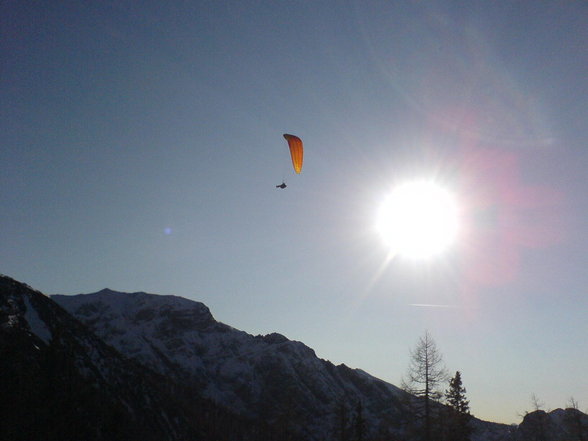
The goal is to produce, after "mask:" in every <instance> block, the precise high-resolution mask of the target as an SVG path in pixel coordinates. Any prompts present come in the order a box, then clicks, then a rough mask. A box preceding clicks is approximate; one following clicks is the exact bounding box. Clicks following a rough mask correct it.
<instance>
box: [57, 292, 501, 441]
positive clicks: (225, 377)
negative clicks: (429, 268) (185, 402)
mask: <svg viewBox="0 0 588 441" xmlns="http://www.w3.org/2000/svg"><path fill="white" fill-rule="evenodd" d="M53 299H54V300H55V301H56V302H58V303H59V304H61V305H62V306H63V307H64V308H66V309H67V310H68V311H69V312H71V313H72V314H73V315H74V316H76V317H77V318H79V319H80V320H81V321H83V322H84V323H85V324H87V325H88V326H89V327H90V328H91V329H92V330H93V331H94V332H95V333H96V334H97V335H98V336H100V337H101V338H103V339H104V340H105V341H106V342H108V343H109V344H110V345H112V346H113V347H115V348H116V349H117V350H119V351H120V352H121V353H123V354H126V355H128V356H130V357H133V358H135V359H136V360H138V361H140V362H141V363H143V364H145V365H146V366H149V367H150V368H152V369H154V370H155V371H157V372H159V373H161V374H164V375H167V376H171V377H173V378H174V379H176V380H177V381H183V382H185V383H186V384H194V385H197V387H198V388H200V389H201V390H202V391H203V394H204V395H205V396H206V397H207V398H210V399H212V400H214V401H215V402H217V403H219V404H221V405H223V406H226V407H228V408H230V409H231V410H232V411H233V412H236V413H238V414H241V415H243V416H245V417H247V418H252V419H262V420H263V421H264V422H267V423H268V424H270V425H273V426H279V427H280V428H282V429H284V430H287V431H292V432H294V433H296V435H297V436H300V437H302V438H305V439H309V440H318V439H335V437H336V434H337V433H339V432H340V431H341V428H342V426H343V425H344V424H343V423H342V418H344V417H345V416H346V418H347V419H348V420H349V421H348V422H349V423H351V421H352V420H353V413H354V410H355V408H356V406H357V405H358V403H361V409H362V410H361V412H362V417H363V418H364V419H365V421H366V427H367V430H368V434H367V435H369V436H375V435H376V433H380V434H388V435H391V436H400V435H402V432H403V423H404V422H405V420H406V418H407V417H408V415H407V414H406V411H405V410H404V409H405V406H404V401H403V400H406V398H407V395H406V394H405V393H404V392H403V391H401V390H400V389H398V388H397V387H395V386H393V385H391V384H388V383H385V382H383V381H381V380H379V379H377V378H375V377H372V376H370V375H369V374H367V373H365V372H363V371H361V370H358V369H350V368H349V367H347V366H345V365H339V366H335V365H333V364H332V363H330V362H329V361H326V360H322V359H320V358H318V357H317V356H316V354H315V353H314V351H313V350H312V349H311V348H309V347H307V346H306V345H304V344H303V343H301V342H297V341H291V340H289V339H287V338H286V337H284V336H283V335H280V334H277V333H274V334H269V335H265V336H253V335H249V334H247V333H245V332H243V331H239V330H237V329H234V328H232V327H230V326H228V325H225V324H223V323H219V322H217V321H216V320H214V318H213V317H212V315H211V313H210V311H209V309H208V308H207V307H206V306H205V305H203V304H202V303H199V302H194V301H190V300H187V299H183V298H179V297H175V296H160V295H153V294H146V293H130V294H129V293H118V292H114V291H111V290H103V291H100V292H97V293H94V294H87V295H78V296H53ZM477 427H479V428H480V430H481V431H482V432H481V433H483V437H481V438H479V439H484V440H498V439H502V438H503V437H504V436H505V434H506V432H507V429H508V428H507V427H506V426H503V425H495V424H492V423H486V424H478V426H477Z"/></svg>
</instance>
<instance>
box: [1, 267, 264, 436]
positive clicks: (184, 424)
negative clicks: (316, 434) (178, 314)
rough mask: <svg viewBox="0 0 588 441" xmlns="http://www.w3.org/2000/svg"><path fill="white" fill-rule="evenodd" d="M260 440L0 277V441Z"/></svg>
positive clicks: (244, 424) (245, 425)
mask: <svg viewBox="0 0 588 441" xmlns="http://www.w3.org/2000/svg"><path fill="white" fill-rule="evenodd" d="M180 386H181V387H180ZM269 433H270V432H269V431H266V430H265V428H264V427H261V426H256V425H255V424H251V422H248V421H245V420H243V419H240V418H239V417H238V416H236V415H234V414H231V413H230V412H228V411H226V410H225V409H223V408H221V407H218V406H216V405H215V404H214V403H212V402H210V401H209V400H206V399H203V398H202V397H201V396H200V395H199V393H198V391H197V390H195V389H193V388H190V387H187V386H186V385H178V384H177V383H175V382H173V381H172V380H170V379H169V378H167V377H165V376H163V375H161V374H158V373H156V372H154V371H152V370H150V369H148V368H146V367H144V366H143V365H141V364H140V363H138V362H137V361H135V360H133V359H130V358H128V357H125V356H123V355H122V354H121V353H119V352H118V351H116V350H115V349H114V348H112V347H111V346H110V345H107V344H106V343H104V341H103V340H102V339H100V338H99V337H97V336H96V335H95V334H94V333H93V332H92V331H91V330H90V329H89V328H88V327H87V326H85V325H84V324H82V323H81V322H80V321H78V320H77V319H75V318H74V317H72V316H71V315H70V314H69V313H68V312H66V311H65V310H64V309H63V308H62V307H60V306H59V305H58V304H57V303H55V302H54V301H53V300H51V299H50V298H49V297H47V296H45V295H44V294H42V293H40V292H38V291H35V290H33V289H32V288H30V287H28V286H27V285H25V284H22V283H20V282H17V281H15V280H13V279H11V278H9V277H6V276H2V275H0V440H2V441H36V440H44V441H53V440H55V441H57V440H59V441H69V440H72V441H73V440H76V441H77V440H85V441H116V440H121V441H123V440H124V441H128V440H139V439H140V440H146V441H187V440H197V441H209V440H210V441H212V440H215V441H229V440H231V441H233V440H240V441H245V440H254V439H264V438H262V436H261V435H263V437H266V436H267V435H268V434H269Z"/></svg>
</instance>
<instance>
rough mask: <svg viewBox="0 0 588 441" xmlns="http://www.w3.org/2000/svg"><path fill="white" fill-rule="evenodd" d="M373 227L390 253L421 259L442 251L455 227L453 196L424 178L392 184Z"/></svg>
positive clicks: (455, 216) (455, 230)
mask: <svg viewBox="0 0 588 441" xmlns="http://www.w3.org/2000/svg"><path fill="white" fill-rule="evenodd" d="M376 228H377V230H378V232H379V233H380V235H381V236H382V238H383V240H384V241H385V242H386V244H387V245H388V246H390V248H391V251H392V252H393V253H394V254H398V255H401V256H404V257H409V258H416V259H425V258H429V257H433V256H435V255H438V254H440V253H441V252H442V251H444V250H445V249H446V248H447V247H448V246H449V245H450V244H451V243H452V242H453V241H454V239H455V236H456V234H457V229H458V221H457V206H456V203H455V198H454V197H453V195H452V194H451V193H449V192H448V191H447V190H445V189H443V188H442V187H440V186H439V185H437V184H435V183H432V182H427V181H415V182H409V183H406V184H403V185H400V186H398V187H396V188H395V189H394V190H393V191H392V193H390V195H389V196H388V197H387V198H386V199H385V200H384V202H383V203H382V205H381V206H380V210H379V212H378V218H377V222H376Z"/></svg>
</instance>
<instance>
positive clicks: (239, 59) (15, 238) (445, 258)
mask: <svg viewBox="0 0 588 441" xmlns="http://www.w3.org/2000/svg"><path fill="white" fill-rule="evenodd" d="M0 8H1V10H0V20H1V32H2V35H1V38H0V45H1V46H0V50H1V52H0V56H1V78H0V81H1V87H0V112H1V113H0V118H1V120H0V124H1V127H0V207H1V211H0V272H2V273H4V274H6V275H9V276H11V277H14V278H16V279H18V280H21V281H23V282H25V283H28V284H29V285H31V286H33V287H34V288H36V289H39V290H41V291H43V292H45V293H48V294H49V293H62V294H76V293H87V292H93V291H97V290H99V289H102V288H105V287H109V288H111V289H116V290H120V291H147V292H152V293H158V294H175V295H180V296H184V297H187V298H190V299H194V300H199V301H202V302H204V303H205V304H206V305H208V306H209V307H210V308H211V311H212V313H213V315H214V316H215V318H217V319H218V320H220V321H222V322H225V323H227V324H230V325H232V326H234V327H236V328H239V329H242V330H244V331H247V332H249V333H252V334H265V333H269V332H274V331H276V332H280V333H282V334H284V335H286V336H287V337H288V338H291V339H295V340H301V341H303V342H305V343H306V344H307V345H308V346H310V347H312V348H314V349H315V351H316V353H317V355H318V356H319V357H321V358H325V359H329V360H331V361H332V362H334V363H337V364H338V363H345V364H347V365H348V366H351V367H358V368H362V369H364V370H366V371H367V372H369V373H371V374H373V375H375V376H377V377H380V378H382V379H385V380H387V381H390V382H392V383H394V384H396V385H399V384H400V381H401V378H402V376H403V375H404V374H405V372H406V368H407V366H408V361H409V350H410V349H411V348H413V347H414V346H415V344H416V342H417V340H418V338H419V337H420V336H422V335H423V334H424V332H425V330H428V331H429V332H430V333H431V335H432V337H433V338H434V339H435V341H436V343H437V346H438V348H439V350H440V351H441V352H442V353H443V355H444V359H445V362H446V365H447V368H448V369H449V370H450V371H451V372H455V370H460V371H461V372H462V378H463V381H464V385H465V387H466V388H467V391H468V393H467V395H468V398H469V399H470V402H471V408H472V411H473V413H474V414H475V415H476V416H478V417H480V418H484V419H488V420H493V421H498V422H505V423H511V422H518V421H520V417H519V414H520V413H523V412H524V411H526V410H530V408H531V400H530V398H531V395H532V394H535V395H536V396H537V397H538V398H539V399H540V401H542V402H545V405H546V407H547V408H557V407H563V406H565V404H566V402H568V400H569V398H570V397H571V396H573V397H574V398H575V399H576V400H578V401H579V403H580V407H581V408H582V409H584V408H586V407H588V382H587V381H586V372H588V344H587V343H586V342H587V341H588V320H587V316H588V288H587V287H588V267H587V263H588V252H587V250H588V179H586V177H587V173H586V170H587V169H588V142H587V141H588V124H587V121H588V74H587V70H586V69H587V66H588V26H587V25H586V24H587V23H588V4H587V3H586V2H583V1H565V2H564V1H561V2H556V1H554V2H547V1H536V2H519V1H512V2H505V1H495V2H488V1H473V0H472V1H464V2H451V1H434V2H433V1H431V2H429V1H418V2H417V1H415V2H412V1H399V2H389V1H351V0H350V1H337V2H335V1H319V2H317V1H286V0H283V1H231V2H226V1H196V0H194V1H188V0H184V1H180V0H178V1H171V2H162V1H142V2H139V1H135V0H133V1H126V0H116V1H114V0H113V1H110V0H105V1H100V2H86V1H60V2H40V1H20V0H18V1H17V0H7V1H4V2H2V5H1V6H0ZM283 133H294V134H296V135H298V136H300V137H301V138H302V139H303V141H304V143H305V164H304V169H303V171H302V173H301V174H300V175H295V174H294V173H293V171H292V169H291V164H290V159H289V157H288V151H287V148H286V143H285V140H284V139H283V138H282V134H283ZM283 179H284V180H286V182H287V184H288V187H287V188H286V189H283V190H282V189H277V188H276V187H275V185H277V184H280V183H281V182H282V180H283ZM415 179H425V180H429V181H431V180H432V181H434V182H436V183H437V184H438V185H441V186H442V187H443V188H444V189H446V190H447V191H449V192H451V194H453V195H454V197H455V200H456V204H457V206H458V210H459V219H460V227H459V231H458V233H457V237H456V239H455V241H454V243H453V244H452V246H450V248H448V249H447V250H446V251H445V252H444V253H442V254H439V255H437V256H435V257H433V258H429V259H424V260H423V259H409V258H403V257H402V256H392V255H391V253H390V248H389V246H388V244H386V243H385V241H383V240H382V237H381V236H380V235H379V234H378V232H377V231H376V229H375V223H376V215H377V213H378V210H379V207H380V204H381V203H382V201H383V200H384V199H385V198H386V196H387V195H388V194H390V192H391V190H392V189H393V188H394V187H395V186H396V185H399V184H401V183H404V182H409V181H412V180H415ZM431 305H436V306H431Z"/></svg>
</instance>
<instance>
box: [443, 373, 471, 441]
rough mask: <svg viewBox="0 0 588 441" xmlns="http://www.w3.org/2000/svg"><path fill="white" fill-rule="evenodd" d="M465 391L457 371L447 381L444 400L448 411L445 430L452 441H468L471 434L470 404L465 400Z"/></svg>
mask: <svg viewBox="0 0 588 441" xmlns="http://www.w3.org/2000/svg"><path fill="white" fill-rule="evenodd" d="M465 394H466V389H465V387H463V384H462V381H461V373H460V372H459V371H457V372H456V373H455V376H454V377H453V378H452V379H450V380H449V389H447V390H446V391H445V400H446V403H447V406H448V410H449V418H448V421H447V425H448V427H447V430H448V432H449V438H450V439H451V440H454V441H469V439H470V436H471V434H472V429H471V427H470V420H471V415H470V402H469V401H468V400H467V399H466V396H465Z"/></svg>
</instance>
